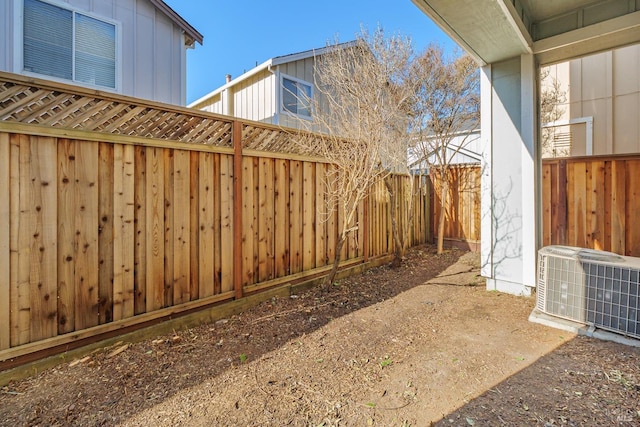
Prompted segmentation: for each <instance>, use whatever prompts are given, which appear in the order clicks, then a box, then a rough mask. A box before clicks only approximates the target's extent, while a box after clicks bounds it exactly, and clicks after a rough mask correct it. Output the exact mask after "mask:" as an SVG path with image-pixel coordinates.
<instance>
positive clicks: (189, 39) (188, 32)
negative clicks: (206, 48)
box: [149, 0, 204, 47]
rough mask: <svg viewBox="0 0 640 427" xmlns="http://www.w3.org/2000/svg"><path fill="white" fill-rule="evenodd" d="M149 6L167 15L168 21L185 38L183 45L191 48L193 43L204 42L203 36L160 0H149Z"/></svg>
mask: <svg viewBox="0 0 640 427" xmlns="http://www.w3.org/2000/svg"><path fill="white" fill-rule="evenodd" d="M149 1H150V2H151V4H153V5H154V6H155V7H156V8H158V9H159V10H160V11H161V12H162V13H164V14H165V15H167V16H168V17H169V19H171V20H172V21H173V22H174V23H175V24H176V25H177V26H178V27H180V29H182V32H183V33H184V35H185V36H186V40H185V45H186V46H189V47H192V46H193V45H194V44H195V42H198V43H200V45H202V41H203V40H204V36H203V35H202V34H200V33H199V32H198V30H196V29H195V28H193V27H192V26H191V24H189V23H188V22H187V21H185V19H184V18H183V17H182V16H180V15H178V13H177V12H176V11H175V10H173V9H171V7H170V6H169V5H168V4H166V3H165V2H164V1H162V0H149Z"/></svg>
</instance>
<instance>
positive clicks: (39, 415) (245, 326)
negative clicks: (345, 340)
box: [0, 246, 462, 426]
mask: <svg viewBox="0 0 640 427" xmlns="http://www.w3.org/2000/svg"><path fill="white" fill-rule="evenodd" d="M461 254H462V252H460V251H450V252H447V253H446V254H444V255H436V254H435V251H434V248H433V247H432V246H422V247H418V248H414V249H412V250H411V251H410V253H409V254H408V256H407V260H406V262H405V263H404V265H403V266H402V267H401V268H400V269H397V270H391V269H389V268H388V267H380V268H377V269H373V270H369V271H367V272H365V273H363V274H361V275H359V276H357V277H354V278H350V279H344V280H342V281H341V282H340V283H339V284H338V286H334V287H333V288H332V289H331V290H330V291H328V292H327V291H324V290H322V289H320V288H314V289H312V290H310V291H308V292H305V293H304V294H301V295H299V296H294V297H292V298H274V299H272V300H270V301H268V302H265V303H262V304H260V305H259V306H257V307H254V308H252V309H250V310H248V311H247V312H245V313H242V314H240V315H237V316H233V317H231V318H229V319H223V320H221V321H218V322H216V323H215V324H209V325H202V326H200V327H197V328H192V329H189V330H186V331H176V332H175V333H173V334H169V335H166V336H159V337H157V338H156V339H151V340H147V341H143V342H139V343H132V344H130V345H129V346H127V347H126V349H125V350H123V351H121V352H120V353H119V354H116V355H114V354H113V353H114V352H113V350H114V349H118V348H120V349H121V348H123V347H124V346H123V344H126V343H119V344H117V345H115V346H113V347H111V348H108V349H102V350H99V351H96V352H94V353H93V354H91V355H90V357H87V358H84V359H82V361H78V360H76V361H73V362H71V363H67V364H64V365H61V366H58V367H56V368H52V369H49V370H47V371H44V372H42V373H40V374H38V375H36V376H34V377H31V378H28V379H25V380H22V381H19V382H15V383H12V384H9V385H8V386H7V387H3V388H2V389H0V425H2V426H5V425H6V426H16V425H112V424H116V423H118V422H121V421H123V420H126V419H128V418H129V417H131V416H132V415H134V414H136V413H138V412H140V411H142V410H144V409H145V408H152V407H154V406H157V405H159V404H160V403H162V402H163V401H164V400H165V399H168V398H170V397H172V396H174V395H176V394H177V393H180V392H181V391H183V390H185V389H189V388H192V387H195V386H197V385H199V384H202V383H204V382H206V381H209V380H211V379H213V378H215V377H217V376H219V375H221V374H223V373H225V372H226V371H228V370H229V369H233V368H234V367H237V366H239V365H243V364H246V363H249V362H251V361H253V360H256V359H259V358H260V357H262V356H264V355H265V354H267V353H269V352H272V351H274V350H276V349H278V348H280V347H281V346H283V345H284V344H285V343H287V342H291V341H292V340H295V339H297V338H299V337H303V336H305V335H308V334H311V333H313V332H314V331H316V330H318V329H319V328H322V327H323V326H325V325H326V324H327V323H329V322H330V321H331V320H334V319H337V318H340V317H342V316H345V315H348V314H350V313H352V312H354V311H357V310H360V309H362V308H365V307H369V306H371V305H374V304H377V303H380V302H382V301H385V300H388V299H392V298H394V297H395V296H397V295H398V294H400V293H402V292H405V291H407V290H409V289H411V288H413V287H415V286H417V285H420V284H422V283H424V282H425V281H427V280H429V279H431V278H433V277H435V276H436V275H437V274H438V273H440V272H441V271H443V270H444V269H445V268H446V267H448V266H450V265H451V264H453V263H455V261H456V260H457V259H458V258H459V256H460V255H461Z"/></svg>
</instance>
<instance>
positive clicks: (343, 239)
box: [323, 235, 347, 291]
mask: <svg viewBox="0 0 640 427" xmlns="http://www.w3.org/2000/svg"><path fill="white" fill-rule="evenodd" d="M346 241H347V236H346V235H345V236H341V237H340V238H339V239H338V241H337V242H336V259H335V260H334V261H333V267H331V271H330V272H329V274H328V275H327V276H325V278H324V282H323V284H324V286H325V288H326V290H327V291H328V290H330V289H331V285H332V284H333V280H334V279H335V278H336V273H338V264H340V253H341V252H342V247H343V246H344V242H346Z"/></svg>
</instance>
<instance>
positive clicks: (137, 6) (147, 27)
mask: <svg viewBox="0 0 640 427" xmlns="http://www.w3.org/2000/svg"><path fill="white" fill-rule="evenodd" d="M0 26H2V27H3V28H4V29H5V30H4V37H3V39H2V40H1V41H0V70H1V71H7V72H11V73H16V74H22V75H27V76H33V77H37V78H44V79H48V80H52V81H56V82H61V83H68V84H73V85H78V86H84V87H88V88H92V89H97V90H101V91H108V92H113V93H117V94H122V95H127V96H133V97H137V98H144V99H149V100H153V101H158V102H166V103H171V104H177V105H185V104H186V62H187V57H186V49H188V48H193V47H195V44H196V42H197V43H200V44H202V41H203V37H202V35H201V34H200V33H199V32H198V31H197V30H196V29H195V28H193V27H192V26H191V25H189V23H188V22H186V21H185V20H184V19H183V18H182V17H180V15H178V14H177V13H176V12H175V11H174V10H173V9H171V8H170V7H169V6H168V5H167V4H166V3H164V2H163V1H162V0H101V1H83V0H3V1H2V2H0Z"/></svg>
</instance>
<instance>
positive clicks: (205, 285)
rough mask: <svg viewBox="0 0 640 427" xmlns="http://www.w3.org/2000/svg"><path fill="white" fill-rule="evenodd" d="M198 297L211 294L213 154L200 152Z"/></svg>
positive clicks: (212, 287)
mask: <svg viewBox="0 0 640 427" xmlns="http://www.w3.org/2000/svg"><path fill="white" fill-rule="evenodd" d="M199 177H200V178H199V180H198V181H199V183H200V185H199V188H198V206H199V209H198V211H199V226H198V229H199V230H200V232H199V236H198V238H199V244H198V257H199V260H200V262H199V267H198V269H199V271H198V274H199V279H198V282H199V285H200V286H199V292H198V296H199V298H206V297H209V296H212V295H213V289H214V280H213V274H214V273H213V270H214V265H213V237H214V236H213V193H214V189H213V154H211V153H202V154H201V155H200V165H199Z"/></svg>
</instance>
